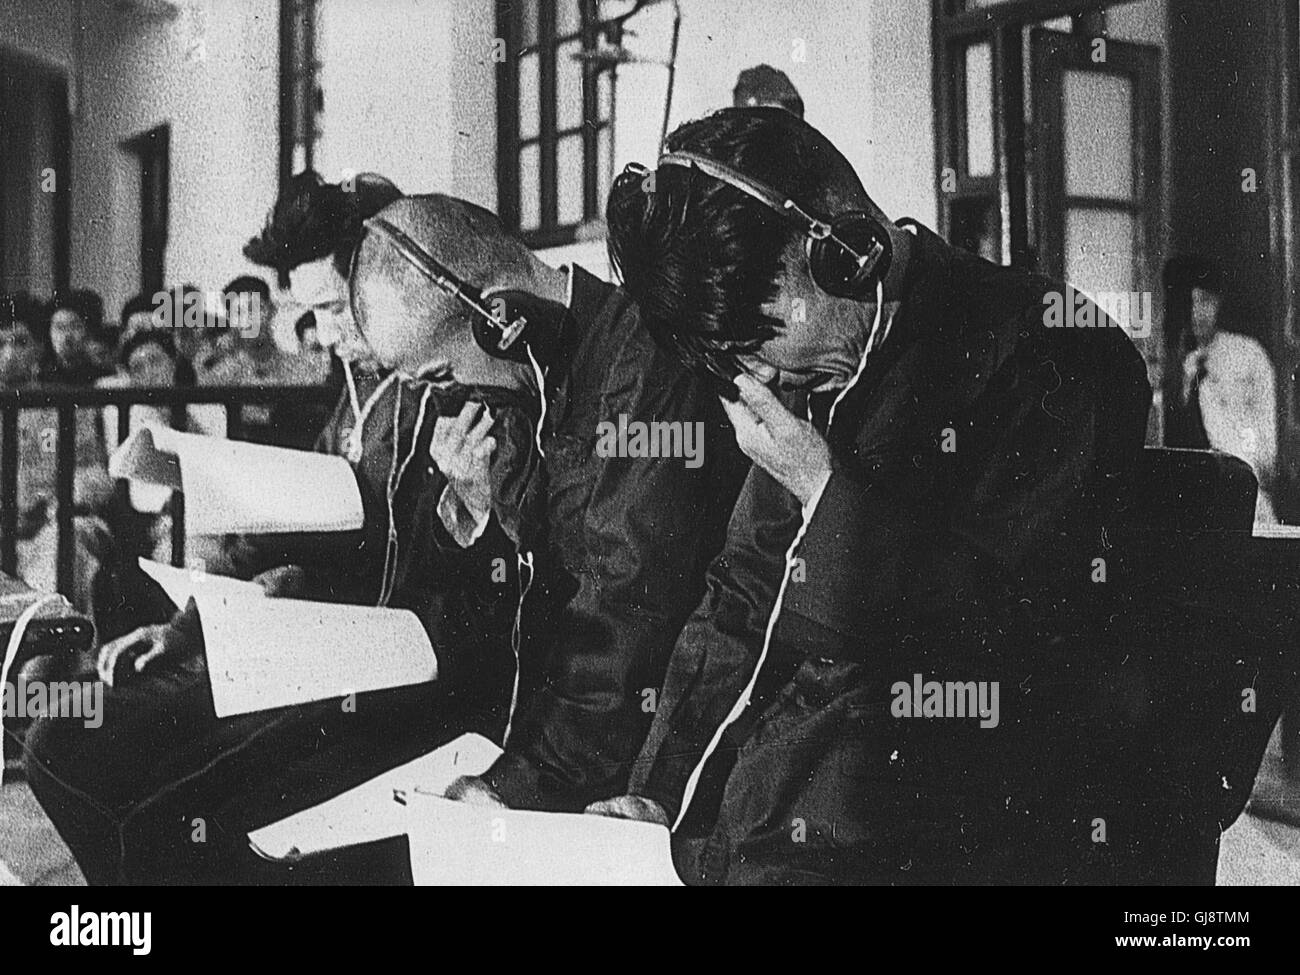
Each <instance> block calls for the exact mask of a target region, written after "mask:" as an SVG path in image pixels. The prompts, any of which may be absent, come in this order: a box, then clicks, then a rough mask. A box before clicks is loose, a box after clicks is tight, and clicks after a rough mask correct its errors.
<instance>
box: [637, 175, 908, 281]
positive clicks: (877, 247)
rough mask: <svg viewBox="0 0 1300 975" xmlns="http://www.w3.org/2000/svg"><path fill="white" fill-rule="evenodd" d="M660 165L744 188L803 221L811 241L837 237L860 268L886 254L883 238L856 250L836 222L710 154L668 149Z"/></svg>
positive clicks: (752, 194) (768, 205)
mask: <svg viewBox="0 0 1300 975" xmlns="http://www.w3.org/2000/svg"><path fill="white" fill-rule="evenodd" d="M659 165H660V166H681V167H683V168H685V169H690V168H692V167H694V168H696V169H698V170H700V172H702V173H704V174H705V175H707V176H712V177H713V178H714V179H716V180H718V181H719V182H721V183H726V184H727V185H728V186H731V187H733V188H735V189H738V190H740V191H741V192H742V193H744V194H746V195H747V196H750V197H753V198H754V199H755V200H758V201H759V202H760V203H762V204H763V205H764V206H766V207H769V208H770V209H772V210H775V211H776V212H777V213H780V214H783V215H785V216H788V217H790V218H791V219H792V220H795V221H796V222H798V223H800V224H802V225H803V227H804V231H805V233H807V234H808V237H809V239H810V241H827V240H829V241H833V242H834V243H835V244H837V245H838V246H839V247H840V248H841V249H843V250H844V252H845V253H847V254H848V255H850V256H851V257H852V258H853V259H854V260H855V261H856V262H857V265H858V267H859V268H860V269H861V268H874V267H875V266H876V265H877V264H878V263H879V262H880V260H881V258H882V257H884V256H885V252H886V247H885V245H884V244H883V243H881V242H880V241H878V240H877V241H874V242H873V243H872V247H871V248H870V250H869V251H868V252H867V253H865V254H863V253H861V252H859V251H857V250H855V249H854V248H853V247H851V246H849V244H847V243H845V242H844V241H843V240H841V239H840V237H839V235H837V234H836V232H835V226H834V224H832V223H827V222H826V221H825V220H818V219H817V218H816V217H814V216H813V215H812V214H810V213H808V212H807V211H806V210H804V209H803V207H801V206H799V204H798V203H796V202H795V201H794V200H792V199H790V197H788V196H786V195H785V194H784V193H780V192H778V191H777V190H776V189H775V188H774V187H772V186H769V185H768V184H767V183H764V182H762V181H761V180H757V179H754V178H753V177H750V176H746V175H745V174H744V173H742V172H741V171H740V170H738V169H735V168H733V167H731V166H728V165H727V164H726V163H722V162H718V160H716V159H710V158H709V157H708V156H701V155H699V154H698V153H694V152H687V151H685V150H678V151H676V152H666V153H664V154H663V155H662V156H660V157H659Z"/></svg>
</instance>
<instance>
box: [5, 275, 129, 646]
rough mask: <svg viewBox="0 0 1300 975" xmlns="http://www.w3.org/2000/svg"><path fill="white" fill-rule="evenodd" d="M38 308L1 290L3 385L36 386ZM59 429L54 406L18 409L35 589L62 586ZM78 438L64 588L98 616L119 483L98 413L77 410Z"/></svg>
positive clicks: (24, 563) (22, 515)
mask: <svg viewBox="0 0 1300 975" xmlns="http://www.w3.org/2000/svg"><path fill="white" fill-rule="evenodd" d="M39 315H40V306H39V304H38V303H36V302H34V301H32V300H30V299H28V298H26V297H25V296H7V295H0V389H23V388H27V387H30V386H34V385H37V383H38V376H39V364H40V356H41V351H40V348H41V347H40V342H39V341H38V339H37V333H36V330H35V328H34V325H33V323H34V322H35V321H37V320H39ZM57 429H58V425H57V415H56V412H55V410H54V409H52V408H48V407H36V408H33V409H25V410H21V411H20V412H19V414H18V450H17V456H18V519H17V521H18V524H17V531H16V535H17V539H16V548H17V554H18V575H19V577H20V578H21V579H22V580H23V581H24V582H26V583H27V584H28V585H29V586H31V587H32V588H33V589H39V590H43V591H47V592H53V591H55V590H56V586H57V553H58V528H57V523H56V518H55V512H56V507H55V505H56V502H55V497H56V492H55V481H56V467H55V456H56V455H55V450H54V446H55V444H56V442H57V440H56V437H57V433H56V431H57ZM76 439H77V443H76V465H77V466H76V470H75V471H74V474H73V504H74V507H75V509H76V516H75V517H74V519H73V530H74V532H75V535H76V541H75V548H74V561H73V580H72V589H71V591H69V592H64V593H63V595H64V596H65V597H67V599H68V600H69V601H70V602H71V603H72V604H73V605H74V606H75V607H76V608H77V609H78V610H79V611H80V612H81V613H83V614H85V615H86V616H88V617H90V618H91V619H92V620H94V619H95V618H96V610H97V605H98V602H99V600H97V598H96V597H97V595H102V592H101V590H102V586H101V585H100V583H101V568H102V567H103V565H104V564H105V562H107V561H108V560H109V559H110V558H111V548H112V539H111V536H110V535H109V532H108V528H107V527H106V525H105V524H104V522H103V521H102V520H101V519H100V518H99V517H98V514H99V513H100V512H101V511H102V510H103V509H104V507H105V505H106V504H107V503H108V501H109V499H110V498H111V496H112V492H113V488H112V483H111V481H110V480H109V478H108V471H107V468H106V465H105V456H104V445H103V443H102V441H101V440H100V439H99V437H98V434H97V431H96V430H95V424H94V414H93V413H92V412H90V411H88V410H79V411H77V424H76Z"/></svg>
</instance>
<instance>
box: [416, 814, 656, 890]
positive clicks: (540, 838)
mask: <svg viewBox="0 0 1300 975" xmlns="http://www.w3.org/2000/svg"><path fill="white" fill-rule="evenodd" d="M410 813H411V816H410V829H409V832H408V834H407V835H408V836H409V841H410V848H411V876H412V879H413V880H414V881H415V883H416V885H417V886H421V885H428V884H436V885H467V886H562V887H568V886H588V885H589V886H646V887H661V886H674V887H680V886H682V882H681V880H680V879H679V878H678V876H677V873H676V871H675V870H674V869H673V862H672V853H671V849H670V844H669V839H670V834H669V832H668V830H667V828H666V827H663V826H658V825H656V824H654V823H638V822H633V821H632V820H628V819H612V818H610V817H608V816H591V815H587V814H585V813H548V812H532V811H529V810H522V809H496V808H491V807H485V806H473V805H470V804H468V803H463V802H452V801H451V800H450V799H440V798H435V797H427V796H417V797H416V799H415V801H413V802H412V803H411V804H410Z"/></svg>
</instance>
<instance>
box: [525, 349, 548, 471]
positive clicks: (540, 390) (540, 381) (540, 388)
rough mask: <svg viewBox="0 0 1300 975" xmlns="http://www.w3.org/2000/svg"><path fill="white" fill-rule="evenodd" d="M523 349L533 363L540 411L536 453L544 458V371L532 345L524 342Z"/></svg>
mask: <svg viewBox="0 0 1300 975" xmlns="http://www.w3.org/2000/svg"><path fill="white" fill-rule="evenodd" d="M524 350H525V351H526V352H527V353H528V361H529V362H531V363H532V365H533V376H534V377H536V379H537V399H538V402H539V403H540V405H541V412H540V413H539V414H538V416H537V455H538V456H539V457H542V458H545V457H546V451H544V450H543V449H542V430H544V429H545V427H546V373H545V372H543V371H542V366H541V364H540V363H539V362H538V361H537V356H535V355H533V347H532V346H531V345H528V344H525V345H524Z"/></svg>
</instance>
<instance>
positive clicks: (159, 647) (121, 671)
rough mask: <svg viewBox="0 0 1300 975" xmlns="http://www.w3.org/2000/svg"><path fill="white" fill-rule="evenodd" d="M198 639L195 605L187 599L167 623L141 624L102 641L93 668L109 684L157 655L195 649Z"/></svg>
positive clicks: (140, 668) (139, 669)
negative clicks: (107, 640) (128, 631)
mask: <svg viewBox="0 0 1300 975" xmlns="http://www.w3.org/2000/svg"><path fill="white" fill-rule="evenodd" d="M201 640H202V629H201V626H200V624H199V609H198V606H196V605H195V603H194V600H193V599H191V600H190V601H189V602H188V603H186V604H185V609H184V611H182V612H180V613H178V614H177V615H176V616H175V617H174V618H173V619H172V621H171V622H170V623H159V624H155V625H153V626H142V627H140V628H139V629H138V630H135V631H133V632H131V633H128V634H127V635H126V636H123V637H118V638H117V639H116V640H112V641H110V642H109V643H106V644H104V645H103V646H102V647H100V648H99V657H98V659H97V660H96V663H95V668H96V670H98V672H99V678H100V680H102V681H103V682H104V683H105V684H107V685H108V686H109V687H113V686H115V685H116V684H119V683H122V682H124V681H125V680H127V679H129V677H130V676H131V675H132V674H139V673H143V672H144V670H145V668H146V667H148V666H150V665H151V664H153V663H154V662H155V661H157V660H158V659H159V658H161V657H172V658H174V657H180V656H182V655H183V654H185V653H189V652H193V651H195V650H197V649H198V647H199V644H200V641H201Z"/></svg>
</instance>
